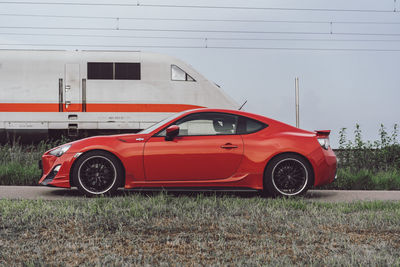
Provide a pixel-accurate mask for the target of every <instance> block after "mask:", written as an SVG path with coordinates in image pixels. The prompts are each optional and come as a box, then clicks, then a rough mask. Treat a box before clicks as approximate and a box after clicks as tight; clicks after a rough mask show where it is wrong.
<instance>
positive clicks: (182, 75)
mask: <svg viewBox="0 0 400 267" xmlns="http://www.w3.org/2000/svg"><path fill="white" fill-rule="evenodd" d="M171 80H172V81H188V82H195V81H196V80H195V79H193V78H192V76H190V75H189V74H187V73H186V72H185V71H183V70H182V69H181V68H179V67H178V66H176V65H171Z"/></svg>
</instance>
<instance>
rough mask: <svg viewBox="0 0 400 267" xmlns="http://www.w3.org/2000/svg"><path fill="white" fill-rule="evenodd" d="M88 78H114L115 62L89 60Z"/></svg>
mask: <svg viewBox="0 0 400 267" xmlns="http://www.w3.org/2000/svg"><path fill="white" fill-rule="evenodd" d="M87 68H88V69H87V75H88V79H93V80H112V79H113V73H114V70H113V63H104V62H89V63H88V65H87Z"/></svg>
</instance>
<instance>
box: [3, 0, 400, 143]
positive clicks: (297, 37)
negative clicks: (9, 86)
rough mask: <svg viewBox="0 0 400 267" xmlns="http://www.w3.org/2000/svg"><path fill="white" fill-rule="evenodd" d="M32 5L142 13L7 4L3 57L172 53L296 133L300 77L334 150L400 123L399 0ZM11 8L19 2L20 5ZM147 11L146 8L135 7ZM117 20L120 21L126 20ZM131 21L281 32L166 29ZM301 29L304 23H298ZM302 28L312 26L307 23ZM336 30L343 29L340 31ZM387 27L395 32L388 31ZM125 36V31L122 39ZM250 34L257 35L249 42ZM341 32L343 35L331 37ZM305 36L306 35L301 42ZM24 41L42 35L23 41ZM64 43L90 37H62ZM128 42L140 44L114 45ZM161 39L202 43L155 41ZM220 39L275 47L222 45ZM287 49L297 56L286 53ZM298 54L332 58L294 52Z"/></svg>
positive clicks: (309, 107) (307, 120)
mask: <svg viewBox="0 0 400 267" xmlns="http://www.w3.org/2000/svg"><path fill="white" fill-rule="evenodd" d="M29 1H30V2H53V3H66V2H68V3H90V4H95V3H97V4H98V3H112V4H116V3H121V4H134V6H101V5H89V6H85V5H60V4H57V5H42V4H34V5H32V4H31V5H28V4H6V3H4V2H5V1H0V14H2V15H0V48H16V49H20V48H32V49H102V50H107V49H110V50H115V49H118V50H142V51H152V52H161V53H166V54H169V55H172V56H175V57H178V58H180V59H182V60H184V61H185V62H187V63H189V64H191V65H192V66H194V67H195V68H196V69H197V70H198V71H199V72H201V73H202V74H204V75H205V76H206V77H207V78H208V79H210V80H212V81H214V82H216V83H217V84H219V85H220V86H221V87H222V88H223V90H224V91H225V92H226V93H228V94H229V95H230V96H231V97H233V98H234V99H235V100H236V101H237V102H238V103H243V102H244V101H245V100H248V103H247V104H246V106H245V108H244V109H245V110H246V111H250V112H255V113H259V114H263V115H265V116H268V117H271V118H274V119H277V120H281V121H283V122H286V123H289V124H292V125H294V124H295V108H294V79H295V77H299V79H300V126H301V128H304V129H307V130H315V129H332V130H333V134H332V136H331V141H332V143H333V146H337V139H338V134H337V133H338V131H339V129H340V128H341V127H347V128H348V133H349V135H350V136H352V131H353V130H354V125H355V124H356V123H359V124H360V125H361V129H362V130H363V136H364V138H365V139H371V140H375V139H376V138H377V137H378V135H377V133H378V129H379V126H380V124H381V123H383V124H384V125H385V126H386V127H387V128H389V130H391V128H392V127H393V125H394V124H395V123H397V124H399V123H400V104H399V100H400V68H399V62H400V12H393V11H394V10H395V9H396V11H397V10H399V11H400V2H399V1H397V3H396V2H395V1H394V0H379V1H376V0H374V1H371V0H352V1H348V0H336V1H332V0H329V1H328V0H318V1H315V0H302V1H298V0H297V1H296V0H275V1H260V0H259V1H257V0H249V1H232V0H230V1H226V0H214V1H209V0H200V1H188V0H175V1H161V0H139V1H127V0H125V1H123V0H118V1H88V0H68V1H67V0H64V1H47V0H43V1H35V0H29ZM11 2H18V0H15V1H11ZM137 3H139V6H135V5H137ZM159 4H162V5H185V6H188V5H198V6H212V7H215V6H220V7H222V6H225V7H228V6H231V7H232V6H235V7H239V6H242V7H243V6H245V7H251V8H257V7H261V8H271V7H276V8H289V9H290V8H293V9H330V10H331V9H335V10H341V11H315V10H314V11H312V10H282V9H280V10H268V9H243V8H242V9H230V8H187V7H186V8H177V7H175V8H172V7H150V6H145V5H159ZM343 10H358V11H352V12H349V11H343ZM360 10H374V11H375V12H361V11H360ZM378 11H388V12H378ZM6 14H32V15H55V16H83V17H93V16H100V17H114V19H104V18H103V19H90V18H69V17H64V18H54V17H43V16H39V17H29V16H8V15H6ZM117 17H118V18H120V19H116V18H117ZM124 18H157V19H160V18H162V19H167V18H170V19H177V18H178V19H187V18H190V19H211V20H264V21H265V20H268V21H281V22H234V21H187V20H186V21H182V20H181V21H166V20H161V21H160V20H137V19H124ZM282 21H286V22H282ZM288 21H289V22H288ZM294 21H297V22H296V23H294ZM298 21H302V23H300V22H298ZM305 21H306V22H307V23H306V22H305ZM311 22H313V23H311ZM315 22H318V23H315ZM330 22H333V23H332V25H331V24H330ZM343 22H346V23H343ZM349 22H353V23H349ZM354 22H374V23H373V24H365V23H354ZM377 22H379V23H377ZM382 22H384V23H385V24H381V23H382ZM387 23H391V24H387ZM396 23H397V24H396ZM27 26H28V27H55V28H57V27H63V28H68V27H69V28H74V27H75V28H76V27H84V28H110V30H89V29H85V30H76V29H74V30H72V29H63V30H60V29H33V28H26V27H27ZM4 27H22V28H4ZM117 28H118V29H119V30H116V29H117ZM125 29H131V30H125ZM134 29H135V30H134ZM138 29H152V31H139V30H138ZM160 29H164V30H190V31H193V30H205V31H208V32H183V31H154V30H160ZM210 31H215V32H210ZM221 31H225V32H221ZM228 31H234V32H228ZM244 31H250V32H253V33H243V32H244ZM331 31H332V33H333V34H330V32H331ZM261 32H263V33H261ZM271 32H275V33H271ZM276 32H280V33H276ZM282 32H285V33H282ZM288 32H290V33H288ZM299 32H302V33H303V34H295V33H299ZM15 33H18V34H42V35H39V36H38V35H14V34H15ZM317 33H318V34H317ZM338 33H341V34H338ZM43 34H49V35H53V36H47V35H43ZM54 34H61V35H84V36H54ZM85 35H86V36H88V35H89V36H88V37H85ZM92 35H105V36H107V37H94V36H92ZM121 35H122V36H128V37H137V38H123V37H110V36H121ZM144 37H152V38H144ZM153 37H168V38H170V37H186V38H195V39H164V38H160V39H154V38H153ZM196 38H198V39H196ZM205 38H207V41H205ZM213 38H230V39H234V38H236V39H268V40H215V39H213ZM271 39H274V40H271ZM276 39H279V40H276ZM282 39H285V40H282ZM287 39H289V40H287ZM321 39H323V40H324V41H323V40H321ZM338 40H342V41H338ZM343 40H345V41H343ZM206 43H207V46H208V47H210V46H211V47H227V46H228V47H240V48H268V49H217V48H204V46H205V44H206ZM16 44H20V45H16ZM32 44H36V46H32ZM122 46H124V47H122ZM141 46H142V47H141ZM149 46H179V47H189V46H195V47H202V48H161V47H149ZM270 48H280V49H270ZM282 48H285V49H286V48H289V49H290V50H282ZM294 48H297V49H310V48H315V49H322V50H293V49H294ZM324 49H328V50H324ZM329 49H336V50H329ZM337 49H344V50H337ZM346 49H355V50H359V49H372V50H374V49H375V50H392V51H355V50H346ZM393 50H399V51H393Z"/></svg>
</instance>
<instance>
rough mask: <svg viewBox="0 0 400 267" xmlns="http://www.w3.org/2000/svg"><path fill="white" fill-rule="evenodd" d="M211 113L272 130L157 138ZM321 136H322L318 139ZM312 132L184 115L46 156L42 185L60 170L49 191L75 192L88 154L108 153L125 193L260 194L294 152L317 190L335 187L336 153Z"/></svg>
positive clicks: (281, 125)
mask: <svg viewBox="0 0 400 267" xmlns="http://www.w3.org/2000/svg"><path fill="white" fill-rule="evenodd" d="M201 112H213V113H224V114H226V113H228V114H234V115H239V116H243V117H247V118H251V119H254V120H257V121H260V122H263V123H265V124H267V125H268V127H266V128H264V129H262V130H260V131H257V132H255V133H249V134H237V135H236V134H235V135H211V136H177V137H176V138H174V139H173V140H172V141H166V140H165V138H164V137H157V136H154V135H155V134H157V133H159V132H160V131H161V130H163V129H165V128H166V127H167V126H169V125H173V124H174V122H175V121H177V120H179V119H180V118H182V117H185V116H187V115H189V114H194V113H201ZM317 133H318V134H317ZM317 133H315V132H310V131H305V130H302V129H298V128H295V127H293V126H290V125H287V124H284V123H282V122H279V121H276V120H273V119H270V118H267V117H264V116H260V115H256V114H251V113H247V112H243V111H237V110H221V109H196V110H189V111H186V112H183V113H182V114H180V116H178V117H176V118H175V119H173V120H172V121H169V122H167V123H166V124H162V125H160V126H159V127H157V128H155V129H153V131H151V132H149V133H145V134H141V133H138V134H124V135H112V136H97V137H90V138H86V139H82V140H78V141H75V142H72V143H70V144H71V147H70V149H69V150H68V151H67V152H66V153H65V154H63V155H62V156H60V157H56V156H52V155H50V154H49V153H50V151H51V150H50V151H47V152H46V153H45V154H44V155H43V157H42V162H43V163H42V165H43V176H42V178H41V179H40V181H39V184H42V183H43V182H44V181H45V179H46V177H47V178H48V177H49V175H50V173H51V172H52V170H53V169H54V167H55V166H57V165H61V168H60V170H59V171H58V173H57V175H56V176H55V177H54V178H53V179H52V180H51V181H50V182H48V183H47V185H50V186H57V187H71V186H73V185H72V184H71V181H72V179H71V177H70V175H71V170H72V168H73V166H74V162H75V161H76V159H77V158H78V157H79V156H81V155H83V154H84V153H85V152H88V151H92V150H105V151H108V152H110V153H112V154H114V155H115V156H116V157H117V158H118V159H119V160H120V161H121V163H122V165H123V168H124V173H125V185H124V187H125V188H126V189H129V188H143V187H230V188H234V187H240V188H250V189H257V190H262V189H263V186H264V182H263V179H264V171H265V169H266V166H267V164H268V162H269V161H270V160H271V159H273V158H274V157H275V156H277V155H280V154H282V153H295V154H298V155H301V156H302V157H304V158H305V159H306V160H307V161H308V162H309V163H310V165H311V166H312V172H313V174H314V175H313V176H314V181H313V185H314V186H320V185H324V184H327V183H331V182H332V181H333V180H334V178H335V174H336V164H337V162H336V157H335V154H334V152H333V151H332V149H331V148H330V147H329V148H328V149H327V150H325V149H323V148H322V147H321V145H320V144H319V142H318V140H317V137H321V136H322V137H325V138H326V137H327V135H329V132H328V131H318V132H317Z"/></svg>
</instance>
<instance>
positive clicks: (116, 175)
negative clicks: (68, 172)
mask: <svg viewBox="0 0 400 267" xmlns="http://www.w3.org/2000/svg"><path fill="white" fill-rule="evenodd" d="M72 176H73V183H74V185H75V186H77V187H78V189H79V191H81V192H82V193H83V194H85V195H86V196H96V195H104V194H107V195H111V194H112V193H114V192H115V191H116V190H117V189H118V187H119V185H120V184H121V181H122V179H123V169H122V166H121V163H120V162H119V161H118V159H117V158H116V157H115V156H113V155H112V154H110V153H107V152H105V151H90V152H87V153H85V154H83V155H82V156H80V157H79V158H78V159H77V161H76V162H75V164H74V169H73V172H72Z"/></svg>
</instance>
